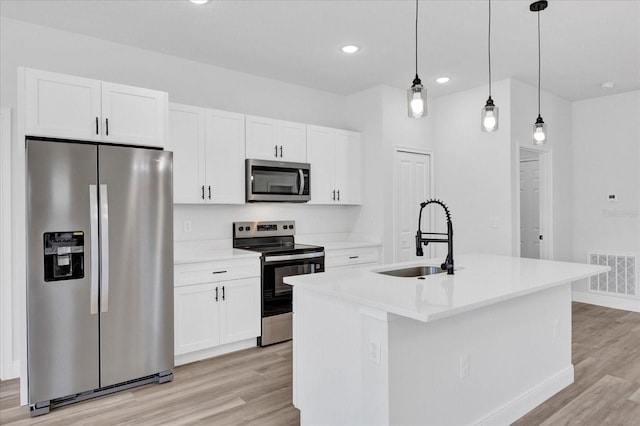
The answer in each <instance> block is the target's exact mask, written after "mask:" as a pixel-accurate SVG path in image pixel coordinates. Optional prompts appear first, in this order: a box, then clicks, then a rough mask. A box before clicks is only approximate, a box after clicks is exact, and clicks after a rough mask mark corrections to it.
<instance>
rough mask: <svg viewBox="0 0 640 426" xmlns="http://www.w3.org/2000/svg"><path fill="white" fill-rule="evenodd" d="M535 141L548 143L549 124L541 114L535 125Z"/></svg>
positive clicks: (535, 143) (540, 143)
mask: <svg viewBox="0 0 640 426" xmlns="http://www.w3.org/2000/svg"><path fill="white" fill-rule="evenodd" d="M533 143H534V145H542V144H545V143H547V125H546V123H545V122H544V121H543V120H542V117H540V116H538V118H537V119H536V122H535V124H534V125H533Z"/></svg>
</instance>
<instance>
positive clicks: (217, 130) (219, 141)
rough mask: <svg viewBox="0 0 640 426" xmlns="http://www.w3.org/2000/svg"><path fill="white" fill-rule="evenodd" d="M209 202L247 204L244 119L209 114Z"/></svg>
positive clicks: (228, 113) (212, 111) (232, 115)
mask: <svg viewBox="0 0 640 426" xmlns="http://www.w3.org/2000/svg"><path fill="white" fill-rule="evenodd" d="M206 120H207V126H206V134H205V140H206V149H205V152H206V155H205V158H206V186H207V201H209V202H212V203H218V204H244V201H245V173H244V115H243V114H237V113H233V112H225V111H217V110H212V109H207V110H206Z"/></svg>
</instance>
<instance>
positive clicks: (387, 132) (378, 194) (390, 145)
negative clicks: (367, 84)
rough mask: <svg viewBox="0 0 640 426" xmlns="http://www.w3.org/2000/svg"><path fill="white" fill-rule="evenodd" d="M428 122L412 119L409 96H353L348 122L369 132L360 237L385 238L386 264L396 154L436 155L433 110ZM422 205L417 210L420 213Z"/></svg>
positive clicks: (392, 91)
mask: <svg viewBox="0 0 640 426" xmlns="http://www.w3.org/2000/svg"><path fill="white" fill-rule="evenodd" d="M431 108H432V105H431V99H430V98H428V100H427V111H428V115H427V117H426V118H421V119H417V120H415V119H411V118H409V117H408V116H407V93H406V91H405V90H401V89H396V88H392V87H388V86H376V87H373V88H370V89H367V90H364V91H362V92H359V93H356V94H353V95H350V96H347V100H346V114H345V116H346V119H347V120H348V121H349V123H351V124H352V126H353V127H354V128H355V129H356V130H358V131H360V132H362V133H363V139H364V140H365V144H364V146H363V166H362V167H363V177H364V189H363V190H364V194H363V196H364V200H365V202H364V203H363V206H362V208H361V210H360V212H359V214H358V216H357V218H356V219H355V224H354V228H353V230H354V232H357V233H359V234H364V235H373V236H374V237H378V238H379V237H380V236H381V237H382V262H383V263H389V262H393V261H394V258H393V250H394V247H393V244H394V241H393V228H394V226H393V225H394V223H393V220H394V217H393V216H394V207H395V206H394V194H393V192H394V189H395V188H394V149H395V148H405V149H416V150H419V151H433V122H434V118H433V110H432V109H431ZM417 208H419V206H416V209H417Z"/></svg>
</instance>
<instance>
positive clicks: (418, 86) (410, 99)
mask: <svg viewBox="0 0 640 426" xmlns="http://www.w3.org/2000/svg"><path fill="white" fill-rule="evenodd" d="M407 108H408V113H409V118H420V117H424V116H426V115H427V90H426V89H425V88H424V86H423V85H422V81H420V77H418V0H416V77H415V78H414V79H413V84H412V85H411V88H410V89H409V90H407Z"/></svg>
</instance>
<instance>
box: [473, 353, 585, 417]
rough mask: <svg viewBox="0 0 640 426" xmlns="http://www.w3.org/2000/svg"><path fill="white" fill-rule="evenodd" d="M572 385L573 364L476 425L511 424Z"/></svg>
mask: <svg viewBox="0 0 640 426" xmlns="http://www.w3.org/2000/svg"><path fill="white" fill-rule="evenodd" d="M571 383H573V365H572V364H570V365H569V367H567V368H565V369H564V370H562V371H560V372H558V373H557V374H556V375H555V376H553V377H551V378H549V379H548V380H546V381H544V382H542V383H540V384H539V385H537V386H535V387H534V388H532V389H530V390H529V391H527V392H525V393H524V394H522V395H520V396H518V397H517V398H515V399H513V400H512V401H511V402H509V403H507V404H506V405H504V406H502V407H501V408H498V409H497V410H495V411H493V412H492V413H491V414H489V415H488V416H486V417H484V418H482V419H480V420H478V421H477V422H474V424H477V425H487V426H488V425H508V424H511V423H513V422H514V421H516V420H518V419H519V418H520V417H522V416H524V415H525V414H527V413H528V412H529V411H531V410H533V409H534V408H535V407H537V406H538V405H540V404H542V403H543V402H544V401H546V400H547V399H549V398H551V397H552V396H553V395H555V394H556V393H558V392H560V391H561V390H562V389H564V388H566V387H567V386H569V385H570V384H571Z"/></svg>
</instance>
